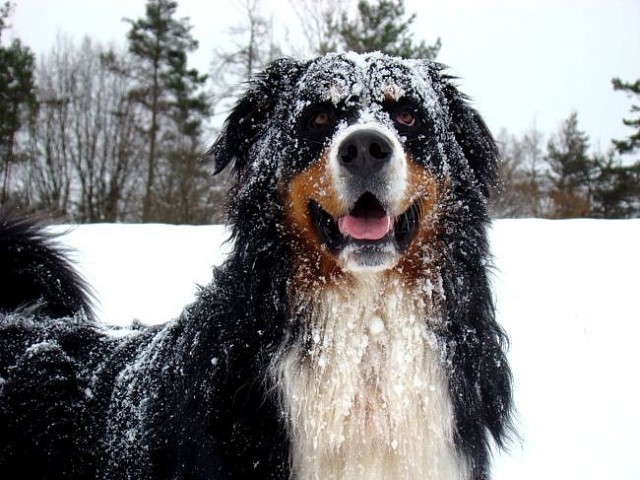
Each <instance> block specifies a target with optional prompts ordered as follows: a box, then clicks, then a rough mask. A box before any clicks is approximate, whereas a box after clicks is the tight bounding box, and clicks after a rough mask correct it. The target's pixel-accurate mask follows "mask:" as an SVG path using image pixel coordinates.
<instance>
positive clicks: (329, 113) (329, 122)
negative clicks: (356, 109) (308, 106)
mask: <svg viewBox="0 0 640 480" xmlns="http://www.w3.org/2000/svg"><path fill="white" fill-rule="evenodd" d="M335 121H336V116H335V112H334V110H333V109H332V108H331V107H329V106H325V105H320V106H318V107H316V108H314V109H313V110H311V111H310V112H309V113H308V114H307V115H306V120H305V121H304V124H305V125H306V130H307V131H308V132H309V133H310V134H312V135H325V134H326V133H327V132H328V131H330V130H331V128H332V127H333V125H334V124H335Z"/></svg>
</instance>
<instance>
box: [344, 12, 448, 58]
mask: <svg viewBox="0 0 640 480" xmlns="http://www.w3.org/2000/svg"><path fill="white" fill-rule="evenodd" d="M415 18H416V14H415V13H414V14H413V15H411V16H409V17H408V18H407V17H406V12H405V7H404V1H403V0H378V1H377V3H373V4H372V3H370V2H368V1H367V0H361V1H359V2H358V14H357V17H356V18H355V19H349V18H348V16H347V15H346V14H345V15H343V16H342V19H341V21H340V25H339V26H337V28H336V30H337V31H338V34H339V44H340V46H341V47H342V48H344V49H345V50H352V51H354V52H358V53H365V52H373V51H380V52H384V53H387V54H389V55H394V56H398V57H404V58H427V59H435V57H436V56H437V55H438V52H439V50H440V46H441V43H440V39H438V40H437V41H436V43H435V44H434V45H430V46H427V45H426V44H425V42H424V41H421V42H420V43H419V44H414V42H413V39H412V38H411V32H410V28H411V24H412V23H413V21H414V20H415Z"/></svg>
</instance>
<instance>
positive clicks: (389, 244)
mask: <svg viewBox="0 0 640 480" xmlns="http://www.w3.org/2000/svg"><path fill="white" fill-rule="evenodd" d="M453 82H454V80H453V79H452V78H451V77H450V76H448V75H447V74H446V71H445V69H444V68H443V67H442V66H441V65H439V64H436V63H432V62H429V61H424V60H406V59H399V58H393V57H389V56H385V55H383V54H380V53H372V54H365V55H357V54H353V53H346V54H331V55H328V56H325V57H320V58H317V59H314V60H311V61H305V62H298V61H294V60H291V59H284V60H279V61H276V62H274V63H273V64H271V65H270V66H269V67H268V68H267V69H266V70H265V71H264V72H263V73H261V74H259V75H257V76H255V78H253V80H252V81H251V82H250V84H249V86H248V91H247V92H246V94H245V95H244V96H243V97H242V98H240V99H239V101H238V102H237V104H236V106H235V108H234V109H233V110H232V111H231V113H230V115H229V116H228V118H227V120H226V123H225V125H224V128H223V131H222V132H221V134H220V135H219V137H218V139H217V140H216V141H215V143H214V144H213V146H212V147H211V148H210V150H209V152H208V155H209V156H210V157H211V158H212V159H213V164H214V165H215V172H216V173H219V172H220V171H222V170H223V169H225V167H226V166H227V165H232V167H231V168H232V175H233V177H234V179H235V183H234V187H233V189H232V191H231V194H230V196H229V199H228V205H227V211H228V217H229V224H230V228H231V237H232V238H231V241H232V242H233V249H232V251H231V253H230V255H229V256H228V258H227V259H226V261H225V262H224V263H223V265H221V266H220V267H218V268H216V269H215V270H214V273H213V281H212V283H211V284H210V285H209V286H207V287H203V288H201V290H200V291H199V293H198V298H197V300H196V301H195V302H194V303H193V304H192V305H189V306H187V307H186V308H185V309H184V312H183V313H182V314H181V315H180V316H179V317H178V318H177V319H174V320H172V321H170V322H168V323H166V324H164V325H160V326H141V325H134V327H133V328H131V329H129V330H128V331H126V332H125V331H122V330H118V331H116V332H115V333H114V330H113V328H109V327H107V326H105V325H102V324H100V323H99V322H97V321H95V320H94V319H93V318H92V315H91V305H90V298H89V294H88V291H87V288H86V287H85V286H84V284H83V283H82V281H81V280H80V279H79V277H78V275H77V274H76V273H75V272H74V271H73V268H72V267H71V265H70V264H69V263H68V261H67V260H66V259H65V252H63V251H61V249H60V247H59V245H58V244H57V243H56V240H55V239H52V238H50V237H49V236H48V235H47V233H46V230H43V228H41V226H40V225H38V224H37V223H34V222H31V221H28V220H23V219H18V218H16V217H15V216H14V215H12V214H10V213H8V212H7V211H5V212H4V213H3V214H2V218H1V219H0V249H1V250H0V259H1V261H2V265H3V266H2V271H1V272H0V280H1V283H2V285H4V286H3V287H2V295H1V300H0V312H1V313H0V477H1V478H7V479H8V478H18V477H19V478H29V479H186V480H195V479H245V478H250V479H299V480H314V479H322V480H326V479H345V480H358V479H362V480H365V479H366V480H372V479H399V480H402V479H407V480H409V479H422V480H424V479H432V480H435V479H437V480H482V479H488V478H490V476H491V470H490V456H491V451H492V449H494V448H497V447H503V446H504V445H505V443H506V441H507V440H508V438H509V434H510V431H511V417H512V410H513V406H512V394H511V374H510V370H509V366H508V363H507V359H506V354H505V349H506V344H507V339H506V335H505V333H504V332H503V330H502V329H501V327H500V326H499V325H498V324H497V323H496V320H495V315H494V304H493V299H492V292H491V288H490V282H489V270H490V267H491V258H490V254H489V248H488V241H487V232H486V230H487V227H488V224H489V217H488V214H487V201H488V196H489V192H490V188H491V187H492V185H493V184H494V182H495V180H496V170H497V160H498V152H497V149H496V145H495V143H494V141H493V139H492V137H491V134H490V133H489V131H488V129H487V127H486V126H485V124H484V122H483V120H482V119H481V117H480V116H479V115H478V113H476V111H475V110H473V109H472V108H471V107H470V106H469V104H468V101H467V99H466V98H465V97H464V96H463V95H462V94H461V93H459V91H458V90H457V88H456V87H455V85H454V83H453ZM124 274H126V273H125V272H123V275H124Z"/></svg>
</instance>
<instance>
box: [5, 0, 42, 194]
mask: <svg viewBox="0 0 640 480" xmlns="http://www.w3.org/2000/svg"><path fill="white" fill-rule="evenodd" d="M11 7H12V5H11V3H10V2H6V3H5V4H4V6H2V7H0V161H1V162H2V164H1V169H2V170H1V172H2V192H0V201H1V202H2V203H4V202H5V201H7V200H8V197H9V187H10V177H11V167H12V164H13V163H15V161H16V155H15V153H16V135H17V133H18V131H19V130H20V128H21V127H22V126H23V124H24V123H25V120H27V118H28V117H30V116H31V114H32V113H33V112H34V110H35V105H36V97H35V86H34V79H33V77H34V70H35V57H34V55H33V53H32V52H31V50H30V49H29V48H28V47H25V46H23V45H22V44H21V43H20V41H19V40H17V39H16V40H14V41H13V42H11V44H10V45H9V46H8V47H4V46H3V45H2V43H1V41H2V32H3V30H4V29H5V28H6V27H7V20H8V18H9V14H10V12H11Z"/></svg>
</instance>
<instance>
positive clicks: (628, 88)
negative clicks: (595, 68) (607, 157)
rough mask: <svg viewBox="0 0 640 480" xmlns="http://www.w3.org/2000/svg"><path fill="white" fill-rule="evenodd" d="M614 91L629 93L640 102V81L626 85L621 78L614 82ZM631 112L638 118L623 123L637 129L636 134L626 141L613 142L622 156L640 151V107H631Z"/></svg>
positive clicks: (625, 120)
mask: <svg viewBox="0 0 640 480" xmlns="http://www.w3.org/2000/svg"><path fill="white" fill-rule="evenodd" d="M612 83H613V89H614V90H620V91H623V92H627V93H628V94H629V95H635V96H636V99H637V100H640V80H636V81H635V82H634V83H625V82H623V81H621V80H620V79H619V78H614V79H613V80H612ZM631 112H632V113H633V114H635V115H638V116H637V117H636V118H632V119H623V120H622V122H623V123H624V124H625V125H626V126H627V127H631V128H634V129H635V132H634V133H632V134H631V135H629V137H628V138H627V139H625V140H613V144H614V145H615V147H616V150H617V151H618V153H620V154H626V153H635V152H636V151H638V150H640V105H631Z"/></svg>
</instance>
